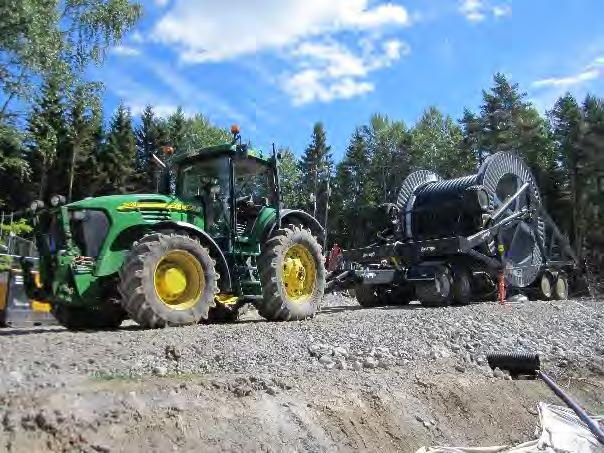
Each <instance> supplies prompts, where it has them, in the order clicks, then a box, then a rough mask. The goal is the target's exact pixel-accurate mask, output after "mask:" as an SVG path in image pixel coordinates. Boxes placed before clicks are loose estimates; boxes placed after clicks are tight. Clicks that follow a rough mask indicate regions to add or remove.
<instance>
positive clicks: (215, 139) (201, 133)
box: [176, 113, 231, 151]
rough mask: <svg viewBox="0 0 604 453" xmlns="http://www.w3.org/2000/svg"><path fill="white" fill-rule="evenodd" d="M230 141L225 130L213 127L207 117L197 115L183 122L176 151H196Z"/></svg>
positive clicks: (229, 135)
mask: <svg viewBox="0 0 604 453" xmlns="http://www.w3.org/2000/svg"><path fill="white" fill-rule="evenodd" d="M230 141H231V134H230V133H229V132H228V131H227V130H225V129H222V128H219V127H216V126H214V125H213V124H212V123H211V122H210V120H209V119H208V118H207V117H205V116H204V115H202V114H200V113H198V114H196V115H195V116H193V117H192V118H187V119H186V120H185V121H184V124H183V126H182V136H181V138H180V142H179V147H177V148H176V149H177V150H179V149H181V150H183V151H191V150H198V149H201V148H205V147H207V146H214V145H220V144H222V143H228V142H230Z"/></svg>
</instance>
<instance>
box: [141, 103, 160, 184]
mask: <svg viewBox="0 0 604 453" xmlns="http://www.w3.org/2000/svg"><path fill="white" fill-rule="evenodd" d="M135 135H136V171H137V172H139V174H140V175H141V186H142V189H143V190H146V191H154V190H155V188H156V184H155V175H156V173H157V165H156V164H155V163H154V162H153V159H152V156H153V154H156V155H157V156H158V157H159V158H162V157H163V156H162V155H161V147H162V146H163V145H164V144H165V143H164V142H165V141H166V137H165V128H164V127H163V124H162V121H161V120H160V119H159V118H157V117H156V116H155V112H154V111H153V107H152V106H150V105H148V106H147V107H145V110H144V111H143V113H142V115H141V122H140V124H139V126H138V127H137V128H136V131H135Z"/></svg>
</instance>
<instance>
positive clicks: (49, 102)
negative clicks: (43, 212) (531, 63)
mask: <svg viewBox="0 0 604 453" xmlns="http://www.w3.org/2000/svg"><path fill="white" fill-rule="evenodd" d="M64 90H65V86H64V84H63V83H62V81H61V80H60V78H59V77H58V76H57V75H56V74H50V75H49V77H47V79H46V80H45V81H44V84H43V86H42V90H41V93H40V95H39V97H38V100H37V102H36V104H35V105H34V107H33V109H32V112H31V114H30V117H29V119H28V132H29V137H30V140H29V141H30V149H31V153H30V156H29V159H30V165H31V168H32V172H33V174H32V186H33V187H34V188H35V192H36V193H35V194H33V196H34V197H37V198H39V199H41V200H46V199H47V198H48V197H49V196H50V195H51V194H52V193H57V192H58V191H56V190H55V189H57V188H58V186H59V185H60V184H61V182H62V181H64V179H63V178H61V177H60V176H59V173H60V172H61V168H58V167H57V165H56V164H57V161H58V160H59V159H60V158H63V157H64V156H65V153H66V150H67V148H68V140H67V126H66V123H65V110H66V109H65V99H64V98H63V95H62V94H61V93H62V92H64ZM59 190H60V188H59Z"/></svg>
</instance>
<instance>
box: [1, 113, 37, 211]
mask: <svg viewBox="0 0 604 453" xmlns="http://www.w3.org/2000/svg"><path fill="white" fill-rule="evenodd" d="M23 140H24V138H23V134H22V133H21V131H20V130H19V129H17V128H16V127H15V126H13V125H12V124H9V123H4V122H2V121H0V180H1V181H2V184H0V209H5V208H6V207H7V206H13V205H15V204H16V203H17V202H18V201H19V199H20V196H21V194H22V192H23V191H22V190H17V187H18V186H20V185H21V184H22V182H23V180H24V179H25V178H26V177H27V176H28V175H29V172H30V167H29V165H28V163H27V160H26V159H25V146H24V144H23Z"/></svg>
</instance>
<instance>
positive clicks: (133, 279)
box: [22, 128, 326, 330]
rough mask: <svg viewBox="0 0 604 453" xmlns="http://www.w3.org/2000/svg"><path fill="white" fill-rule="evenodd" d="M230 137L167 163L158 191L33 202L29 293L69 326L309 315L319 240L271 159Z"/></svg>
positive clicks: (317, 282) (319, 289) (317, 281)
mask: <svg viewBox="0 0 604 453" xmlns="http://www.w3.org/2000/svg"><path fill="white" fill-rule="evenodd" d="M233 134H234V139H233V142H232V143H227V144H224V145H218V146H212V147H209V148H204V149H202V150H199V151H197V152H193V153H181V154H176V155H174V156H173V157H170V158H169V159H168V160H169V162H170V165H169V166H168V167H166V169H165V170H164V174H167V177H164V178H163V179H164V180H165V184H164V185H165V190H158V192H162V193H157V194H144V195H143V194H131V195H110V196H101V197H95V198H88V199H85V200H81V201H77V202H73V203H69V204H65V203H64V198H63V197H61V196H54V197H52V199H51V200H50V204H51V207H49V208H46V207H45V206H44V203H43V202H40V201H36V202H34V203H32V205H31V207H30V211H31V213H32V217H33V219H34V231H35V237H36V242H37V247H38V251H39V257H40V258H39V259H40V261H39V270H40V279H41V286H40V285H36V283H35V281H34V278H33V273H32V264H31V263H30V262H27V261H25V260H23V261H22V267H23V270H24V276H25V278H24V280H25V285H26V288H27V291H28V295H30V297H32V298H34V299H36V300H42V301H47V302H49V303H50V304H51V306H52V312H53V313H54V315H55V317H56V318H57V320H58V321H59V322H60V323H61V324H62V325H63V326H65V327H67V328H69V329H76V330H77V329H90V328H94V329H104V328H116V327H117V326H119V325H120V324H121V323H122V321H123V320H124V319H125V318H127V317H130V318H131V319H133V320H134V321H136V322H137V323H138V324H140V325H141V326H144V327H147V328H157V327H164V326H183V325H189V324H195V323H198V322H200V321H208V320H209V321H211V320H213V319H214V320H218V319H229V318H236V315H237V312H238V310H239V308H240V307H241V306H242V305H244V304H246V303H252V304H254V305H255V306H256V308H257V309H258V311H259V313H260V314H261V315H262V316H263V317H265V318H266V319H269V320H301V319H305V318H310V317H312V316H313V315H314V314H315V312H316V310H317V308H318V305H319V302H320V300H321V298H322V297H323V291H324V288H325V277H326V272H325V266H324V258H323V254H322V249H321V244H322V243H323V240H324V235H325V232H324V230H323V228H322V226H321V225H320V223H319V222H318V221H317V220H316V219H315V218H314V217H312V216H311V215H309V214H307V213H306V212H303V211H299V210H291V209H284V208H283V207H282V206H281V201H280V190H279V165H278V160H279V156H278V155H277V153H275V151H274V150H273V153H272V156H271V157H268V158H267V157H262V156H261V155H258V154H257V153H256V152H255V151H254V150H252V149H250V148H249V147H248V146H247V145H245V144H242V143H241V139H240V136H239V131H238V129H237V128H234V129H233ZM160 162H161V161H160Z"/></svg>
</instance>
